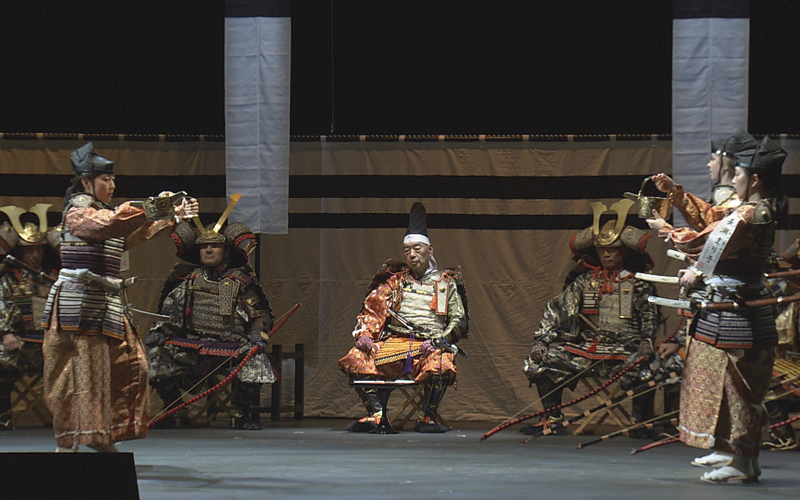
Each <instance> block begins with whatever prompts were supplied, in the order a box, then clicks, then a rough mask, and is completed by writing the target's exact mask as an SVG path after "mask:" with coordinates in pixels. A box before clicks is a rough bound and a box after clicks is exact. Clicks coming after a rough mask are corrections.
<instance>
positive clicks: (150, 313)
mask: <svg viewBox="0 0 800 500" xmlns="http://www.w3.org/2000/svg"><path fill="white" fill-rule="evenodd" d="M127 309H128V310H129V311H133V312H135V313H139V314H144V315H145V316H152V317H154V318H159V319H172V318H170V317H169V316H167V315H166V314H158V313H154V312H150V311H145V310H144V309H138V308H136V307H133V306H132V305H130V304H128V307H127Z"/></svg>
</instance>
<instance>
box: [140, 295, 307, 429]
mask: <svg viewBox="0 0 800 500" xmlns="http://www.w3.org/2000/svg"><path fill="white" fill-rule="evenodd" d="M298 308H300V303H297V304H295V305H294V307H292V308H291V309H289V312H287V313H286V314H284V316H283V319H281V320H280V321H279V322H278V324H277V325H275V327H274V328H273V329H272V330H270V332H269V335H270V337H272V335H273V334H274V333H275V332H277V331H278V330H279V329H280V328H281V327H282V326H283V325H284V324H285V323H286V321H287V320H288V319H289V317H291V315H292V314H294V312H295V311H296V310H297V309H298ZM258 349H259V347H258V346H257V345H254V346H253V347H252V348H251V349H250V350H249V351H248V352H247V354H246V355H245V356H244V359H242V361H241V363H239V364H238V365H237V366H236V368H234V370H233V371H232V372H231V373H230V375H228V376H227V377H225V378H224V379H223V380H222V381H221V382H220V383H218V384H217V385H215V386H214V387H212V388H210V389H208V390H206V391H205V392H203V393H201V394H198V395H197V396H195V397H193V398H191V399H190V400H188V401H184V402H183V403H181V404H179V405H178V406H176V407H175V408H172V409H170V410H169V411H167V412H164V413H161V414H159V415H157V416H156V417H155V418H154V419H153V420H151V421H150V423H149V424H148V428H150V427H153V425H154V424H155V423H156V422H159V421H161V420H163V419H165V418H167V417H169V416H170V415H172V414H173V413H175V412H176V411H178V410H181V409H183V408H186V407H187V406H189V405H190V404H192V403H194V402H195V401H199V400H201V399H203V398H204V397H206V396H208V395H209V394H211V393H213V392H215V391H218V390H219V389H221V388H223V387H225V386H226V385H227V384H228V383H230V382H231V381H232V380H233V378H234V377H235V376H236V375H237V374H238V373H239V372H240V371H241V370H242V368H244V365H245V364H247V362H248V361H250V359H251V358H252V357H253V356H255V355H256V353H257V352H258ZM235 356H236V355H234V356H231V357H229V358H228V359H226V360H225V361H224V362H223V363H222V364H221V365H219V366H218V367H216V368H214V370H212V371H211V373H214V372H216V371H217V370H219V369H220V368H222V367H223V366H225V363H227V362H228V361H230V360H231V359H232V358H234V357H235ZM209 375H210V374H209Z"/></svg>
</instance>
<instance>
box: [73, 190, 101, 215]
mask: <svg viewBox="0 0 800 500" xmlns="http://www.w3.org/2000/svg"><path fill="white" fill-rule="evenodd" d="M69 207H78V208H89V207H91V208H97V209H100V208H103V207H102V206H100V204H99V203H97V201H96V200H95V199H94V196H92V195H90V194H89V193H76V194H73V195H72V197H71V198H70V199H69V202H68V203H67V209H69ZM65 211H66V210H65Z"/></svg>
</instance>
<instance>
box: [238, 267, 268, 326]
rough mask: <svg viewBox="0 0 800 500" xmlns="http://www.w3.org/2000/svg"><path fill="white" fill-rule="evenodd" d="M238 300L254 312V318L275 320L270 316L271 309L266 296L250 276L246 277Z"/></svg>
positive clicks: (259, 285)
mask: <svg viewBox="0 0 800 500" xmlns="http://www.w3.org/2000/svg"><path fill="white" fill-rule="evenodd" d="M239 300H241V301H243V302H244V303H246V304H247V305H248V306H250V307H251V308H252V309H253V311H254V312H255V316H256V317H260V316H268V317H269V319H270V321H272V320H274V319H275V316H274V315H273V314H272V308H271V307H270V305H269V300H267V294H265V293H264V289H263V288H261V283H259V282H258V281H257V280H256V279H254V278H253V277H252V276H248V279H247V281H246V282H245V283H244V286H243V287H242V290H241V291H240V292H239Z"/></svg>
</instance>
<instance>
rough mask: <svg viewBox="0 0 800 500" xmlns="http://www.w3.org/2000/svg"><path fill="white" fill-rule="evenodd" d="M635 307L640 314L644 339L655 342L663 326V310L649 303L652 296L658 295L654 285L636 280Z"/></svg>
mask: <svg viewBox="0 0 800 500" xmlns="http://www.w3.org/2000/svg"><path fill="white" fill-rule="evenodd" d="M634 294H635V296H634V307H635V308H636V311H637V312H638V314H639V324H640V328H641V334H642V339H648V340H654V339H655V338H656V333H657V332H658V327H659V326H660V325H661V308H659V307H658V306H657V305H656V304H653V303H650V302H648V301H647V298H648V297H649V296H650V295H657V294H658V293H657V292H656V288H655V287H654V286H653V284H652V283H648V282H646V281H641V280H636V285H635V290H634Z"/></svg>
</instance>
